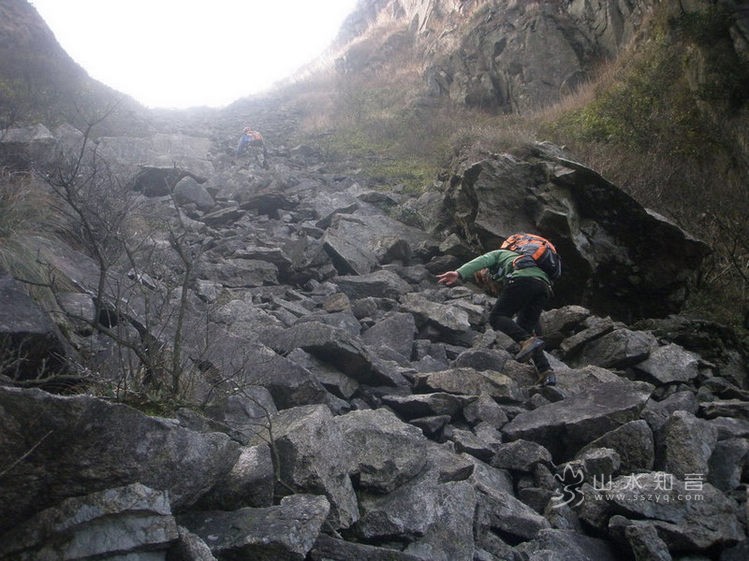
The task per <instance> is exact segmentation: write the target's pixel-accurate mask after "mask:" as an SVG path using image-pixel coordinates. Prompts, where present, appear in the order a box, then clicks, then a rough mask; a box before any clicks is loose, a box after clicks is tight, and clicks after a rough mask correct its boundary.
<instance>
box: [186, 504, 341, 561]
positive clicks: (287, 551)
mask: <svg viewBox="0 0 749 561" xmlns="http://www.w3.org/2000/svg"><path fill="white" fill-rule="evenodd" d="M329 509H330V505H329V504H328V501H327V500H326V499H325V497H322V496H314V495H292V496H289V497H284V498H283V499H282V500H281V504H279V505H278V506H271V507H266V508H252V507H246V508H242V509H239V510H234V511H223V510H221V511H207V512H193V513H187V514H184V515H182V516H180V517H179V518H178V520H179V523H180V524H182V525H183V526H185V527H186V528H188V529H189V530H190V531H191V532H194V533H195V534H197V535H198V536H200V537H201V538H202V539H203V541H204V542H205V543H206V544H208V547H210V549H211V552H213V553H214V554H216V555H217V556H218V557H219V558H222V559H223V558H227V559H228V558H234V559H240V558H243V557H244V558H250V559H257V560H259V561H272V560H276V559H287V560H288V561H303V560H304V559H305V557H306V555H307V553H309V551H310V550H311V549H312V546H313V545H314V543H315V540H316V539H317V536H318V535H319V534H320V529H321V528H322V525H323V523H324V522H325V519H326V517H327V515H328V511H329Z"/></svg>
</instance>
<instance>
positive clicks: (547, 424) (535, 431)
mask: <svg viewBox="0 0 749 561" xmlns="http://www.w3.org/2000/svg"><path fill="white" fill-rule="evenodd" d="M649 397H650V388H649V387H646V386H642V385H637V384H622V383H605V384H600V385H598V386H595V387H592V388H590V389H588V390H586V391H584V392H582V393H580V394H579V395H576V396H572V397H570V398H567V399H563V400H562V401H558V402H556V403H550V404H549V405H542V406H541V407H538V408H537V409H534V410H533V411H526V412H523V413H520V414H519V415H517V416H516V417H515V418H514V419H513V420H512V421H510V422H509V423H508V424H506V425H505V426H504V427H502V433H503V434H505V435H506V436H507V438H508V439H509V440H517V439H519V438H522V439H525V440H532V441H534V442H537V443H539V444H541V445H542V446H545V447H546V448H547V449H548V450H549V451H550V452H551V453H552V456H553V457H554V458H555V460H556V461H557V462H559V461H560V460H564V459H568V458H570V457H572V456H573V455H574V454H575V453H576V452H577V451H578V450H579V449H580V448H582V447H583V446H585V445H586V444H589V443H590V442H592V441H593V440H595V439H596V438H598V437H600V436H603V435H604V434H606V433H607V432H610V431H612V430H614V429H615V428H617V427H619V426H621V425H623V424H625V423H628V422H630V421H633V420H635V419H637V418H638V417H639V413H640V410H641V409H642V408H643V406H644V405H645V402H646V401H647V400H648V398H649Z"/></svg>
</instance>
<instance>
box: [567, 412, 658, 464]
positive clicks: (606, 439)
mask: <svg viewBox="0 0 749 561" xmlns="http://www.w3.org/2000/svg"><path fill="white" fill-rule="evenodd" d="M591 448H611V449H613V450H615V451H616V453H617V454H618V455H619V458H620V460H621V470H622V472H623V473H633V472H639V471H650V470H651V469H653V463H654V461H655V444H654V438H653V431H651V430H650V427H649V426H648V424H647V423H646V422H645V421H643V420H641V419H640V420H636V421H631V422H629V423H625V424H623V425H622V426H620V427H619V428H616V429H614V430H612V431H610V432H607V433H606V434H604V435H603V436H601V437H600V438H597V439H595V440H594V441H592V442H591V443H590V444H588V445H587V446H584V447H583V448H582V449H581V450H580V452H579V453H580V454H584V453H585V452H586V451H587V450H588V449H591Z"/></svg>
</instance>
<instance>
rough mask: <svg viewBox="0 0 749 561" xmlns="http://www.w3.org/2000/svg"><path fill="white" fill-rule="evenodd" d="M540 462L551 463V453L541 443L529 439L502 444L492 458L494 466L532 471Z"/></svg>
mask: <svg viewBox="0 0 749 561" xmlns="http://www.w3.org/2000/svg"><path fill="white" fill-rule="evenodd" d="M538 463H543V464H547V465H551V463H552V462H551V454H550V453H549V451H548V450H547V449H546V448H544V447H543V446H541V445H540V444H536V443H535V442H530V441H527V440H516V441H514V442H508V443H506V444H502V445H501V446H499V448H498V449H497V451H496V453H495V454H494V457H493V458H492V459H491V465H492V466H494V467H497V468H501V469H509V470H516V471H525V472H531V471H532V470H533V467H534V466H535V465H536V464H538Z"/></svg>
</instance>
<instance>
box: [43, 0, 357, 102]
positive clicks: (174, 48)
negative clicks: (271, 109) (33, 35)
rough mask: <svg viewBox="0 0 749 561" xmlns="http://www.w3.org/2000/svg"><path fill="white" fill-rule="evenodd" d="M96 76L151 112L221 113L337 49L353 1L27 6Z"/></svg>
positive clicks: (93, 0)
mask: <svg viewBox="0 0 749 561" xmlns="http://www.w3.org/2000/svg"><path fill="white" fill-rule="evenodd" d="M30 1H31V4H33V5H34V7H35V8H36V9H37V11H38V12H39V14H40V15H41V16H42V18H43V19H44V21H45V22H46V23H47V25H48V26H49V28H50V29H51V30H52V32H53V33H54V34H55V37H56V38H57V40H58V42H59V43H60V45H62V48H63V49H65V51H66V52H67V53H68V54H69V55H70V56H71V57H72V58H73V59H74V60H75V61H76V62H77V63H78V64H80V65H81V66H82V67H83V68H84V69H85V70H86V72H88V74H89V76H91V77H92V78H94V79H96V80H99V81H100V82H103V83H104V84H106V85H108V86H110V87H112V88H114V89H116V90H118V91H120V92H123V93H125V94H128V95H130V96H132V97H133V98H135V99H136V100H138V101H139V102H141V103H142V104H144V105H146V106H148V107H168V108H186V107H194V106H200V105H207V106H210V107H221V106H224V105H227V104H229V103H231V102H233V101H236V100H237V99H239V98H241V97H244V96H247V95H250V94H253V93H258V92H260V91H263V90H265V89H267V88H268V87H270V86H271V85H272V84H273V83H274V82H276V81H278V80H281V79H283V78H286V77H289V76H290V75H292V74H293V73H294V71H295V70H297V69H298V68H299V67H301V66H302V65H304V64H305V63H307V62H310V61H311V60H313V59H314V58H315V57H316V56H317V55H318V54H320V53H321V52H322V51H324V50H325V48H326V47H327V46H328V45H329V44H330V43H331V42H332V41H333V39H334V38H335V36H336V35H337V34H338V30H339V28H340V26H341V23H343V20H344V19H345V18H346V16H347V15H349V14H350V13H351V12H352V11H353V9H354V6H355V5H356V0H270V1H267V2H266V1H263V0H30Z"/></svg>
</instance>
